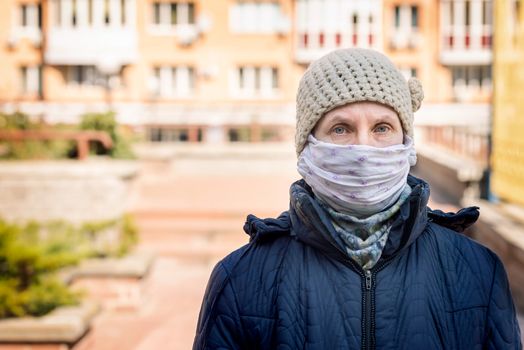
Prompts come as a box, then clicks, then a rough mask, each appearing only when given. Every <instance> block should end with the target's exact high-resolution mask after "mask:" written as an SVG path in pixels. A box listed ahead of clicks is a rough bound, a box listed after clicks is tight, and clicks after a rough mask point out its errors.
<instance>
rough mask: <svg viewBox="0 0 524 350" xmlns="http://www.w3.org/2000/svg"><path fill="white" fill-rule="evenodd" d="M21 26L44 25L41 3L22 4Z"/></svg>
mask: <svg viewBox="0 0 524 350" xmlns="http://www.w3.org/2000/svg"><path fill="white" fill-rule="evenodd" d="M19 23H20V27H22V28H38V29H40V28H41V27H42V16H41V7H40V5H39V4H24V5H20V20H19Z"/></svg>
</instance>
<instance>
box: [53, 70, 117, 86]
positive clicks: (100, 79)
mask: <svg viewBox="0 0 524 350" xmlns="http://www.w3.org/2000/svg"><path fill="white" fill-rule="evenodd" d="M62 72H63V74H64V78H65V82H66V84H67V85H69V86H106V85H107V79H108V78H107V76H105V75H104V74H102V73H100V72H99V71H98V69H96V67H95V66H63V67H62Z"/></svg>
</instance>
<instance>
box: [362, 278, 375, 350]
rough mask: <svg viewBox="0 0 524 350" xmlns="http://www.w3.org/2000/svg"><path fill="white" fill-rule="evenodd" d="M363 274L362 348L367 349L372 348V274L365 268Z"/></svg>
mask: <svg viewBox="0 0 524 350" xmlns="http://www.w3.org/2000/svg"><path fill="white" fill-rule="evenodd" d="M364 275H365V277H364V278H365V286H364V288H365V292H364V293H363V296H364V303H363V305H362V307H363V308H364V317H363V320H362V321H363V322H364V327H363V328H364V333H363V334H362V345H363V346H362V348H363V349H364V350H367V349H373V345H372V338H371V333H372V331H373V329H372V323H371V318H372V307H373V305H372V302H371V296H372V295H371V288H372V287H373V279H372V274H371V271H370V270H366V272H365V273H364Z"/></svg>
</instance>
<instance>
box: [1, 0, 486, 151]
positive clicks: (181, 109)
mask: <svg viewBox="0 0 524 350" xmlns="http://www.w3.org/2000/svg"><path fill="white" fill-rule="evenodd" d="M490 11H491V0H409V1H400V0H213V1H205V0H41V1H38V0H4V1H2V2H0V44H1V45H0V60H1V62H3V64H2V65H1V66H0V75H1V76H3V77H4V79H2V81H1V82H0V108H1V109H2V110H4V111H14V110H18V109H20V110H23V111H26V112H27V113H29V114H31V115H36V116H40V117H42V118H44V119H45V120H47V121H49V122H66V123H75V122H76V121H78V117H79V116H80V115H81V114H82V113H86V112H94V111H104V110H107V109H112V110H115V111H116V112H117V116H118V119H119V121H120V122H121V123H124V124H128V125H133V126H135V127H137V129H140V128H141V129H142V130H145V131H146V134H147V137H148V138H149V139H150V140H152V141H203V142H227V141H235V140H251V141H260V140H284V139H290V138H291V137H292V129H293V124H294V98H295V92H296V88H297V85H298V81H299V79H300V76H301V74H302V73H303V71H304V69H306V67H307V65H308V64H309V63H310V62H311V61H312V60H314V59H315V58H318V57H320V56H321V55H323V54H324V53H327V52H329V51H331V50H333V49H336V48H343V47H369V48H374V49H377V50H380V51H383V52H385V53H386V54H388V55H389V56H390V57H392V59H393V61H394V62H395V63H396V64H397V65H398V66H399V68H400V69H401V70H402V71H403V72H404V74H405V75H406V77H409V76H417V77H418V78H420V79H421V80H422V83H423V85H424V86H425V90H426V101H427V102H428V103H429V104H432V103H435V104H447V103H451V102H486V101H488V100H489V97H490V94H491V74H490V69H489V67H490V63H491V50H490V49H491V16H490ZM459 110H460V109H459ZM425 113H426V112H425ZM427 113H428V115H433V114H432V113H430V112H427ZM459 113H467V111H464V110H460V112H459Z"/></svg>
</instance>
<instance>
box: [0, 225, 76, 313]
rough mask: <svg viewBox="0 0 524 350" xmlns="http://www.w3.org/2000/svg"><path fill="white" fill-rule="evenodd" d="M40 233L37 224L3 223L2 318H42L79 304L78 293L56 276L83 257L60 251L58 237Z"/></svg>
mask: <svg viewBox="0 0 524 350" xmlns="http://www.w3.org/2000/svg"><path fill="white" fill-rule="evenodd" d="M39 231H40V230H39V226H38V225H37V224H35V223H30V224H27V225H25V226H18V225H13V224H8V223H6V222H4V221H0V318H4V317H14V316H24V315H34V316H40V315H43V314H45V313H47V312H49V311H50V310H52V309H54V308H55V307H57V306H60V305H70V304H74V303H76V302H78V294H76V293H73V292H71V291H69V290H68V289H67V287H66V286H65V285H64V284H63V283H60V282H59V281H58V280H56V279H55V277H54V276H55V272H56V271H57V270H58V269H59V268H62V267H65V266H68V265H71V264H75V263H77V262H78V261H79V259H80V258H81V256H78V255H76V254H75V253H74V252H71V251H70V249H65V248H62V249H57V247H56V245H55V244H54V243H55V242H56V238H55V237H50V239H41V238H38V237H37V236H38V235H39ZM62 246H63V247H65V245H62Z"/></svg>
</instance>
